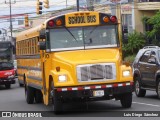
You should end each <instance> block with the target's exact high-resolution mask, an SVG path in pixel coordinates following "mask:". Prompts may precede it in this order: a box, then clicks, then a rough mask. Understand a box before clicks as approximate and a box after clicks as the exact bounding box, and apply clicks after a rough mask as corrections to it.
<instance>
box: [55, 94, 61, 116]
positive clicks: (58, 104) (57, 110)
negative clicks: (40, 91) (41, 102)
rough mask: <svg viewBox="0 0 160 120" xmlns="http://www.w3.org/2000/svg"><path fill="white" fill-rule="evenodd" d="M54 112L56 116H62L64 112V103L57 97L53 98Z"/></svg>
mask: <svg viewBox="0 0 160 120" xmlns="http://www.w3.org/2000/svg"><path fill="white" fill-rule="evenodd" d="M53 110H54V113H55V114H60V113H62V112H63V102H62V101H61V100H58V99H56V97H55V96H54V97H53Z"/></svg>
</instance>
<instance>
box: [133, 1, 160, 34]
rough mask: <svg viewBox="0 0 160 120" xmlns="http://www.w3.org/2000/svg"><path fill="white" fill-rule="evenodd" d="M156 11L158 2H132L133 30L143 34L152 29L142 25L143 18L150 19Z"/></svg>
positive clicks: (159, 6) (158, 6)
mask: <svg viewBox="0 0 160 120" xmlns="http://www.w3.org/2000/svg"><path fill="white" fill-rule="evenodd" d="M157 10H160V0H134V21H135V30H136V31H138V32H142V33H144V32H146V31H149V30H150V29H152V28H151V27H150V25H147V24H146V23H145V24H144V22H143V18H151V17H152V16H153V15H155V14H156V12H157Z"/></svg>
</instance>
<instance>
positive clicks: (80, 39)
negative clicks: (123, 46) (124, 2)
mask: <svg viewBox="0 0 160 120" xmlns="http://www.w3.org/2000/svg"><path fill="white" fill-rule="evenodd" d="M47 42H48V43H50V45H49V44H48V48H47V49H51V51H57V50H58V51H61V50H75V49H90V48H104V47H118V33H117V26H116V25H108V26H91V27H76V28H66V27H63V28H59V29H50V32H49V40H47Z"/></svg>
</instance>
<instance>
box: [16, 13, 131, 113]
mask: <svg viewBox="0 0 160 120" xmlns="http://www.w3.org/2000/svg"><path fill="white" fill-rule="evenodd" d="M16 50H17V51H16V52H17V66H18V79H19V83H20V84H21V85H22V84H24V87H25V96H26V101H27V103H28V104H32V103H34V101H35V102H36V103H40V102H44V104H45V105H48V104H49V103H50V102H51V103H53V109H54V111H55V112H59V111H63V104H64V101H70V102H71V101H74V100H82V101H83V100H84V101H90V100H110V99H116V100H120V102H121V105H122V107H125V108H129V107H131V104H132V92H133V78H132V70H131V67H130V66H129V65H127V64H123V61H122V51H121V50H122V47H121V41H120V33H119V32H118V20H117V18H116V16H112V15H109V14H105V13H100V12H95V11H85V12H84V11H83V12H73V13H67V14H64V15H60V16H55V17H51V18H49V19H47V20H46V21H45V22H44V23H42V24H41V25H39V26H37V27H35V28H31V29H29V30H26V31H23V32H21V33H19V34H18V35H17V37H16Z"/></svg>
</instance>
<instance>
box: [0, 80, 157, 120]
mask: <svg viewBox="0 0 160 120" xmlns="http://www.w3.org/2000/svg"><path fill="white" fill-rule="evenodd" d="M64 110H66V111H67V110H68V111H70V112H67V113H66V114H61V115H55V114H54V112H53V111H52V105H49V106H45V105H44V104H27V103H26V101H25V95H24V88H23V87H19V85H18V83H16V84H14V85H12V86H11V89H5V87H4V86H0V111H21V112H22V111H46V112H47V113H48V114H47V115H48V116H54V117H107V116H110V117H116V115H117V114H118V115H119V114H120V116H122V114H123V115H124V116H125V117H129V116H126V115H127V113H131V114H132V113H133V114H134V113H136V114H137V116H138V115H140V114H139V113H141V111H146V112H147V113H148V112H153V111H159V114H160V100H159V99H158V98H157V96H156V92H154V91H147V93H146V96H145V97H144V98H137V97H136V96H135V94H134V93H133V104H132V107H131V108H129V109H124V108H122V107H121V104H120V101H115V100H108V101H98V102H97V101H96V102H87V103H67V104H64ZM75 111H77V112H75ZM153 113H154V112H153ZM118 115H117V116H118ZM137 116H136V117H137ZM0 119H1V118H0ZM68 120H70V119H69V118H68Z"/></svg>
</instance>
